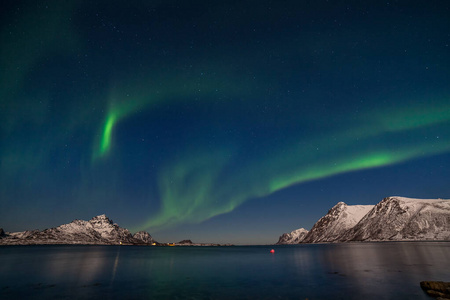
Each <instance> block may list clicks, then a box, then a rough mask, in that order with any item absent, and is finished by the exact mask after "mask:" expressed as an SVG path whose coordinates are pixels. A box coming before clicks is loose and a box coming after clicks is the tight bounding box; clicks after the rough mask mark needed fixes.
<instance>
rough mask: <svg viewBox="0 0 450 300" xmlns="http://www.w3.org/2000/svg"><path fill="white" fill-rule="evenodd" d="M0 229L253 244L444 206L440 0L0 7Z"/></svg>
mask: <svg viewBox="0 0 450 300" xmlns="http://www.w3.org/2000/svg"><path fill="white" fill-rule="evenodd" d="M0 11H1V12H0V51H1V56H0V159H1V160H0V227H3V228H4V229H5V231H11V232H12V231H20V230H25V229H45V228H49V227H54V226H58V225H60V224H63V223H68V222H70V221H72V220H73V219H84V220H89V219H90V218H92V217H93V216H95V215H99V214H103V213H105V214H106V215H107V216H109V217H110V218H111V219H113V220H114V221H115V222H117V223H118V224H119V225H120V226H122V227H126V228H128V229H130V230H131V231H132V232H134V231H137V230H147V231H148V232H150V233H151V234H152V235H153V237H154V238H155V239H156V240H158V241H161V242H175V241H179V240H182V239H191V240H193V241H194V242H218V243H237V244H266V243H274V242H276V241H277V239H278V236H279V235H281V234H282V233H283V232H289V231H292V230H294V229H297V228H300V227H305V228H306V229H310V228H311V226H312V225H313V224H314V222H315V221H317V220H318V219H319V218H320V217H321V216H323V215H324V214H326V212H327V211H328V209H329V208H331V207H332V206H333V205H335V204H336V203H337V202H339V201H344V202H346V203H347V204H376V203H377V202H379V201H380V200H381V199H382V198H384V197H387V196H393V195H398V196H405V197H416V198H450V184H449V179H450V168H449V164H450V46H449V45H450V2H449V1H321V0H316V1H264V0H258V1H123V2H120V1H112V2H111V1H15V0H14V1H13V0H10V1H2V4H1V7H0Z"/></svg>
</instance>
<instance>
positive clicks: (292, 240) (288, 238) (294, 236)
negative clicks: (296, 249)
mask: <svg viewBox="0 0 450 300" xmlns="http://www.w3.org/2000/svg"><path fill="white" fill-rule="evenodd" d="M307 234H308V230H306V229H305V228H300V229H297V230H294V231H292V232H290V233H283V235H281V236H280V238H279V239H278V242H277V245H283V244H299V243H301V242H302V241H303V239H304V238H305V236H306V235H307Z"/></svg>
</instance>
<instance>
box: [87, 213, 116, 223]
mask: <svg viewBox="0 0 450 300" xmlns="http://www.w3.org/2000/svg"><path fill="white" fill-rule="evenodd" d="M89 223H102V224H103V223H106V224H111V225H113V220H111V219H110V218H108V217H107V216H106V215H105V214H102V215H98V216H95V217H93V218H92V219H90V220H89Z"/></svg>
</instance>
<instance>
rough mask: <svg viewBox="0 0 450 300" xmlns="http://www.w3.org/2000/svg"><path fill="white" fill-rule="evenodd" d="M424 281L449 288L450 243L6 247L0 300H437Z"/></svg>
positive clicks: (1, 256)
mask: <svg viewBox="0 0 450 300" xmlns="http://www.w3.org/2000/svg"><path fill="white" fill-rule="evenodd" d="M271 248H274V249H275V254H271V253H270V252H269V250H270V249H271ZM422 280H443V281H450V243H438V242H430V243H415V242H414V243H367V244H336V245H325V244H324V245H295V246H273V247H272V246H248V247H247V246H237V247H138V246H8V247H5V246H4V247H0V299H19V298H30V299H31V298H32V299H91V298H99V299H306V298H308V299H431V298H429V297H428V296H426V295H425V294H424V293H423V292H422V290H421V289H420V286H419V282H420V281H422Z"/></svg>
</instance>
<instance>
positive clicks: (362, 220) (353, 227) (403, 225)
mask: <svg viewBox="0 0 450 300" xmlns="http://www.w3.org/2000/svg"><path fill="white" fill-rule="evenodd" d="M293 232H295V231H293ZM283 237H285V238H284V239H283V241H285V240H286V241H287V242H286V243H289V244H297V243H299V242H297V241H294V240H292V241H291V242H289V237H290V236H289V234H283V235H282V236H281V237H280V240H279V241H278V243H280V241H282V238H283ZM404 240H450V200H444V199H413V198H405V197H387V198H384V199H383V200H382V201H381V202H380V203H378V204H377V205H375V206H373V205H347V204H345V203H343V202H339V203H338V204H336V205H335V206H334V207H333V208H331V209H330V210H329V211H328V213H327V214H326V215H325V216H323V217H322V218H320V220H319V221H317V223H316V224H314V226H313V228H312V229H311V230H310V231H309V232H308V234H307V235H306V236H305V237H304V239H303V240H302V241H300V243H330V242H349V241H404Z"/></svg>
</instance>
